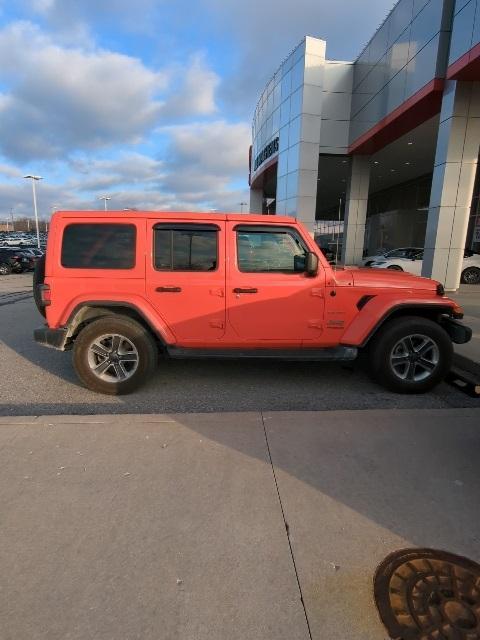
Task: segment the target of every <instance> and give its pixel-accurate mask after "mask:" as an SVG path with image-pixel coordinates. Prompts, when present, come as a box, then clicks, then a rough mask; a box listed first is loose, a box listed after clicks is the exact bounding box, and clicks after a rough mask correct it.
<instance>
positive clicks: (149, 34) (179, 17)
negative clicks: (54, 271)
mask: <svg viewBox="0 0 480 640" xmlns="http://www.w3.org/2000/svg"><path fill="white" fill-rule="evenodd" d="M391 6H392V0H368V1H367V2H366V1H365V0H335V2H333V1H332V0H295V2H292V1H287V0H0V221H1V220H2V219H3V220H5V219H6V218H7V217H8V216H9V215H10V212H11V211H13V214H14V216H15V217H22V216H25V215H31V213H32V195H31V185H30V184H29V182H28V181H26V180H24V179H23V176H24V175H26V174H31V173H33V174H35V175H41V176H42V177H43V180H42V181H41V182H40V183H38V188H37V195H38V206H39V214H40V216H41V217H42V218H48V217H49V215H50V213H51V211H52V209H53V208H56V209H99V208H101V207H103V203H102V201H101V200H99V199H98V198H99V196H101V195H108V196H109V197H111V201H109V208H110V209H123V208H128V207H132V208H133V207H134V208H138V209H155V210H205V211H208V210H222V211H238V210H240V208H241V207H240V203H241V202H248V148H249V145H250V142H251V119H252V115H253V110H254V107H255V104H256V101H257V99H258V96H259V94H260V92H261V90H262V88H263V87H264V86H265V84H266V82H267V81H268V79H269V78H270V77H271V76H272V74H273V73H274V71H275V70H276V68H277V67H278V66H279V65H280V63H281V61H282V59H283V58H284V57H285V56H286V55H287V54H288V53H289V52H290V51H291V50H292V49H293V48H294V47H295V46H296V44H298V43H299V42H300V40H301V39H302V38H303V36H305V35H310V36H315V37H320V38H324V39H326V40H327V58H329V59H338V60H353V59H355V58H356V57H357V56H358V54H359V53H360V51H361V49H362V48H363V46H364V45H365V44H366V41H367V40H368V39H369V38H370V37H371V36H372V35H373V33H374V31H375V29H376V28H377V27H378V25H379V24H380V23H381V22H382V20H383V19H384V18H385V16H386V14H387V13H388V11H389V10H390V9H391Z"/></svg>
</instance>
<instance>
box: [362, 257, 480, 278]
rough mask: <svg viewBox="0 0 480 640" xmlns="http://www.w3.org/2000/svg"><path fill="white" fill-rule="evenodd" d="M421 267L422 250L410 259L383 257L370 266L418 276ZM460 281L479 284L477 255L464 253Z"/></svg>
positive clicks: (479, 271)
mask: <svg viewBox="0 0 480 640" xmlns="http://www.w3.org/2000/svg"><path fill="white" fill-rule="evenodd" d="M422 265H423V249H420V250H417V252H416V253H414V254H412V255H411V256H410V257H403V258H402V257H391V256H383V257H382V258H380V259H379V260H377V261H376V262H373V263H372V264H371V265H370V266H371V267H372V268H375V269H391V270H393V271H407V272H408V273H413V274H414V275H417V276H419V275H421V273H422ZM460 281H461V282H462V283H463V284H480V255H479V254H478V253H473V251H465V255H464V258H463V264H462V273H461V278H460Z"/></svg>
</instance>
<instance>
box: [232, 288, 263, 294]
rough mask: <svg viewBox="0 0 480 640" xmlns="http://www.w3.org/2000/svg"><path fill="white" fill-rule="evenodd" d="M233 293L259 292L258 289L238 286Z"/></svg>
mask: <svg viewBox="0 0 480 640" xmlns="http://www.w3.org/2000/svg"><path fill="white" fill-rule="evenodd" d="M233 293H258V289H242V288H241V287H236V288H235V289H234V290H233Z"/></svg>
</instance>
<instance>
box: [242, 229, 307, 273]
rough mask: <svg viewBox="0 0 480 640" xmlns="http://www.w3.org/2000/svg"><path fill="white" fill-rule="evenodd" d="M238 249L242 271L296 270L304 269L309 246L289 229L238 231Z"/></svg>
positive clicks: (290, 271)
mask: <svg viewBox="0 0 480 640" xmlns="http://www.w3.org/2000/svg"><path fill="white" fill-rule="evenodd" d="M237 252H238V267H239V269H240V271H247V272H260V271H261V272H269V271H279V272H286V273H295V272H299V271H303V268H304V259H305V255H306V247H305V246H304V245H303V243H302V242H301V240H300V238H298V237H297V236H296V235H294V234H293V233H290V232H288V231H275V232H268V231H245V232H244V231H239V232H238V233H237ZM302 260H303V261H302Z"/></svg>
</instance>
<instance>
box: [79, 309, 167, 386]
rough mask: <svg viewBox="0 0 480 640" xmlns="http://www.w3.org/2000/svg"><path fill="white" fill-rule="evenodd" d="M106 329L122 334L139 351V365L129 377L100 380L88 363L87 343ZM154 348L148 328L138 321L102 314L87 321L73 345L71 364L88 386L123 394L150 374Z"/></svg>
mask: <svg viewBox="0 0 480 640" xmlns="http://www.w3.org/2000/svg"><path fill="white" fill-rule="evenodd" d="M106 333H118V334H120V335H124V336H125V337H126V338H128V339H129V340H130V341H131V342H132V343H133V344H134V345H135V347H136V349H137V351H138V356H139V363H138V368H137V370H136V372H135V373H134V374H133V376H132V377H131V378H129V379H128V380H125V381H123V382H115V383H111V382H106V381H104V380H100V379H99V378H98V377H97V376H96V375H95V374H94V373H92V371H91V369H90V367H89V365H88V360H87V354H88V348H89V346H90V345H91V343H92V342H93V340H94V339H95V338H96V337H98V336H101V335H103V334H106ZM157 352H158V350H157V347H156V345H155V342H154V340H153V338H152V336H151V334H150V332H149V331H148V330H147V329H145V327H143V326H142V325H141V324H139V323H138V322H136V321H135V320H132V319H131V318H127V317H120V316H105V317H102V318H99V319H98V320H94V321H93V322H91V323H90V324H88V325H87V326H86V327H85V328H84V329H82V331H81V332H80V334H79V335H78V336H77V338H76V340H75V343H74V347H73V366H74V369H75V372H76V374H77V376H78V377H79V378H80V380H81V381H82V382H83V384H84V385H85V386H86V387H87V388H88V389H91V390H92V391H95V392H97V393H105V394H108V395H123V394H126V393H131V392H132V391H134V390H135V389H137V388H138V387H139V386H140V385H141V384H143V383H144V382H145V380H146V379H147V378H148V377H149V376H150V375H151V373H152V372H153V370H154V368H155V365H156V363H157V359H158V358H157Z"/></svg>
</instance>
